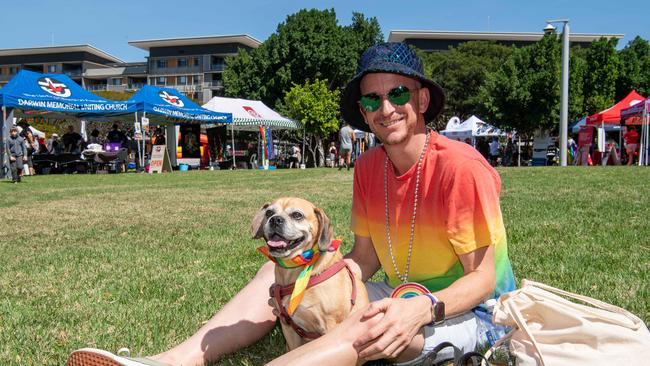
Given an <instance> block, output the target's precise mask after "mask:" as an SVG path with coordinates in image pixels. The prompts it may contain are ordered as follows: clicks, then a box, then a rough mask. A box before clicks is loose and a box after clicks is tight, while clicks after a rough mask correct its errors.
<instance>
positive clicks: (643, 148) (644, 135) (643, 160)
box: [639, 110, 648, 166]
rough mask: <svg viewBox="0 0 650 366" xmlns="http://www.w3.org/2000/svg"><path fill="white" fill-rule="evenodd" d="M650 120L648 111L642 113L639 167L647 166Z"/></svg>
mask: <svg viewBox="0 0 650 366" xmlns="http://www.w3.org/2000/svg"><path fill="white" fill-rule="evenodd" d="M647 118H648V115H647V111H645V110H644V111H643V112H641V144H640V146H639V147H640V149H639V166H642V165H646V164H647V160H648V154H647V150H648V148H647V146H648V124H647V121H646V119H647Z"/></svg>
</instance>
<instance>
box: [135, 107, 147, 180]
mask: <svg viewBox="0 0 650 366" xmlns="http://www.w3.org/2000/svg"><path fill="white" fill-rule="evenodd" d="M137 113H138V112H136V115H137ZM142 117H143V118H145V117H147V112H142ZM140 131H142V161H141V164H140V169H142V171H144V162H145V159H144V154H145V151H146V150H147V145H146V140H145V137H146V135H145V133H144V125H143V124H142V118H140Z"/></svg>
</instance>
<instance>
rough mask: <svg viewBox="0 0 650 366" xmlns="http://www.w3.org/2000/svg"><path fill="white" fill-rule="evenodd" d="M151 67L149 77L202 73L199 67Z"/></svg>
mask: <svg viewBox="0 0 650 366" xmlns="http://www.w3.org/2000/svg"><path fill="white" fill-rule="evenodd" d="M155 66H156V65H154V66H153V67H151V69H150V72H149V75H150V76H151V75H188V74H199V73H201V72H202V70H201V67H199V66H187V67H164V68H158V67H155Z"/></svg>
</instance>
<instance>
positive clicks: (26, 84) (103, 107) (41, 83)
mask: <svg viewBox="0 0 650 366" xmlns="http://www.w3.org/2000/svg"><path fill="white" fill-rule="evenodd" d="M0 105H2V106H4V107H6V108H15V109H18V110H22V111H42V112H43V114H63V115H68V116H69V115H71V114H72V115H76V116H81V115H84V116H95V117H99V116H111V115H116V114H126V113H133V112H135V111H136V108H135V104H133V103H132V102H129V101H122V102H116V101H112V100H108V99H105V98H102V97H99V96H97V95H95V94H93V93H91V92H89V91H87V90H85V89H83V88H82V87H80V86H79V85H77V83H75V82H74V81H72V79H70V78H69V77H68V76H67V75H63V74H41V73H38V72H34V71H28V70H20V72H18V74H16V76H14V77H13V78H12V79H11V80H10V81H9V83H8V84H7V85H5V86H4V87H3V88H2V89H0Z"/></svg>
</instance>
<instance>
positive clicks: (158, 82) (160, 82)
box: [156, 76, 167, 85]
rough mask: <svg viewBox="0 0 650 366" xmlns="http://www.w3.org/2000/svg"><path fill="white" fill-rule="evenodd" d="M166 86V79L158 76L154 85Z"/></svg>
mask: <svg viewBox="0 0 650 366" xmlns="http://www.w3.org/2000/svg"><path fill="white" fill-rule="evenodd" d="M165 84H167V78H166V77H164V76H158V77H157V78H156V85H165Z"/></svg>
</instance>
